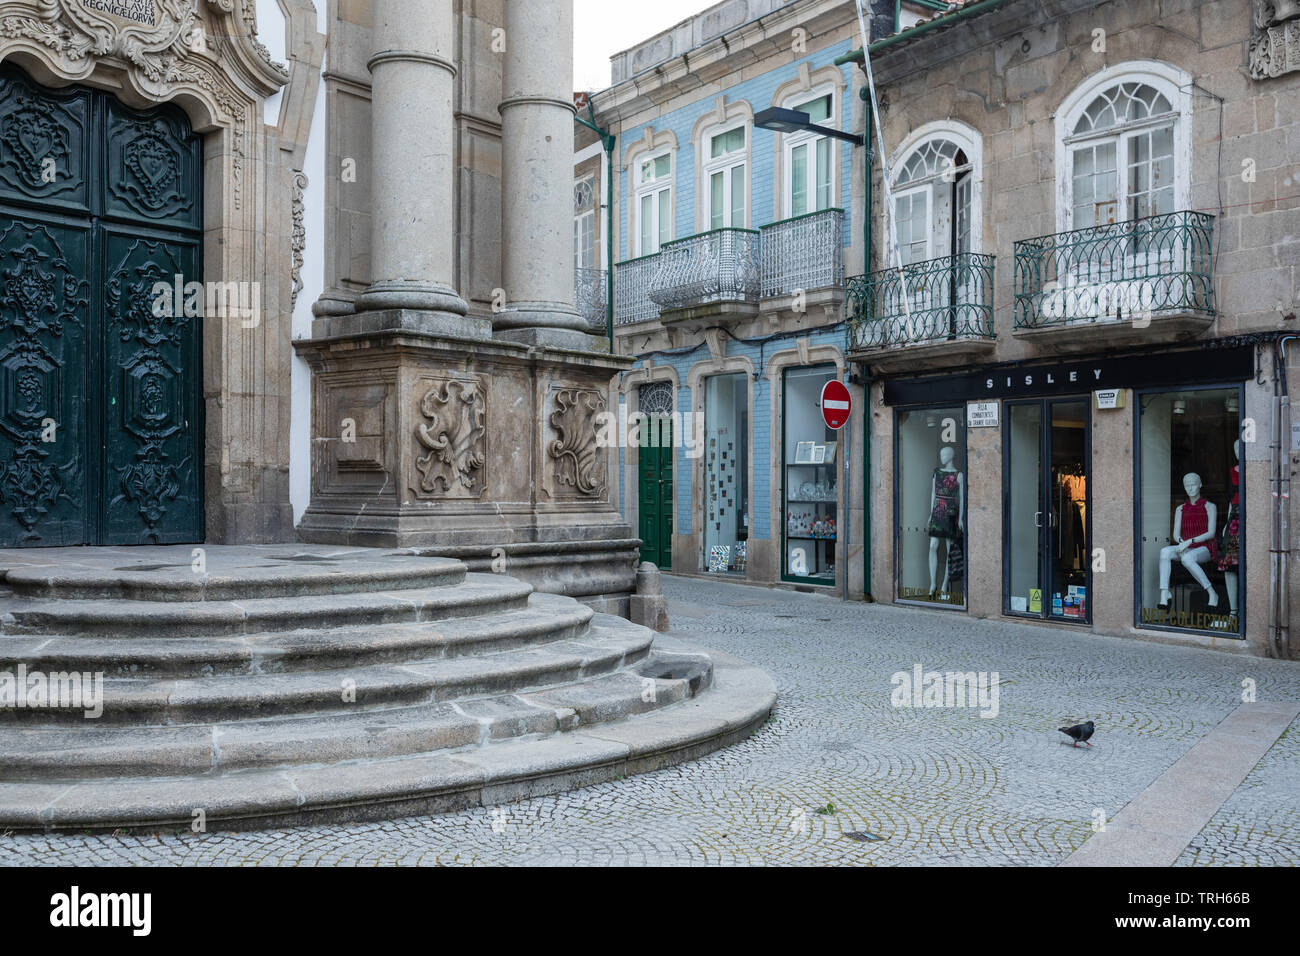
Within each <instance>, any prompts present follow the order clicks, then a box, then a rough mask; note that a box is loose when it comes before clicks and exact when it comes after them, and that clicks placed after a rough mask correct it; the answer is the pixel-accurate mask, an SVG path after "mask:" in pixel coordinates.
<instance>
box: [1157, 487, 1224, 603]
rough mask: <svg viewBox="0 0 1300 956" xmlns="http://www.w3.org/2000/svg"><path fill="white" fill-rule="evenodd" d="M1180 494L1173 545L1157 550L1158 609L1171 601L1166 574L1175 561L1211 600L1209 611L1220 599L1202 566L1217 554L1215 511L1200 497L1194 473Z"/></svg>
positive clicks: (1216, 513)
mask: <svg viewBox="0 0 1300 956" xmlns="http://www.w3.org/2000/svg"><path fill="white" fill-rule="evenodd" d="M1183 490H1184V491H1186V492H1187V500H1186V501H1185V502H1183V503H1182V504H1181V505H1179V506H1178V507H1177V508H1175V509H1174V543H1173V544H1171V545H1169V546H1167V547H1164V548H1161V549H1160V606H1161V607H1162V608H1167V607H1168V606H1169V602H1170V601H1171V600H1172V599H1173V594H1172V593H1171V592H1170V590H1169V572H1170V570H1171V566H1172V564H1173V561H1174V559H1175V558H1177V559H1178V560H1179V561H1180V562H1181V563H1182V565H1183V567H1185V568H1186V569H1187V570H1188V572H1189V573H1190V574H1191V576H1192V577H1193V578H1195V579H1196V583H1197V584H1199V585H1200V586H1201V587H1203V588H1205V591H1206V593H1207V594H1208V595H1209V596H1210V597H1209V601H1208V602H1207V603H1208V605H1209V606H1210V607H1218V606H1219V595H1218V593H1217V592H1215V590H1214V587H1213V586H1212V585H1211V584H1210V579H1209V578H1208V577H1206V575H1205V571H1203V570H1202V569H1201V565H1202V564H1204V563H1205V562H1206V561H1212V560H1214V558H1215V556H1216V555H1217V553H1218V550H1219V548H1218V545H1217V544H1215V541H1214V536H1215V533H1216V529H1215V522H1216V520H1217V519H1218V516H1219V515H1218V511H1217V510H1216V509H1215V507H1214V505H1213V504H1212V503H1211V502H1209V501H1206V500H1205V499H1204V498H1202V497H1201V476H1200V475H1198V474H1196V473H1195V472H1190V473H1188V474H1186V475H1183Z"/></svg>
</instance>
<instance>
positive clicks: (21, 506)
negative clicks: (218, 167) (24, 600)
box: [0, 68, 206, 547]
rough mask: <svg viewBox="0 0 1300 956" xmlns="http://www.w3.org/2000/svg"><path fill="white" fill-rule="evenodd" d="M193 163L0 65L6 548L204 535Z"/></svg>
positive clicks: (179, 140)
mask: <svg viewBox="0 0 1300 956" xmlns="http://www.w3.org/2000/svg"><path fill="white" fill-rule="evenodd" d="M200 159H201V152H200V143H199V137H198V136H196V135H195V134H194V133H193V132H192V131H191V129H190V126H189V123H188V121H187V120H186V119H185V117H184V115H183V114H181V113H180V112H179V111H178V110H175V109H171V108H160V109H157V110H153V111H150V112H148V113H141V112H137V111H135V110H131V109H128V108H127V107H125V106H123V105H122V104H120V103H118V102H117V101H116V100H115V99H114V98H113V97H111V96H110V95H108V94H106V93H100V92H96V91H91V90H84V89H76V88H73V89H69V90H61V91H53V90H47V89H44V88H42V87H40V86H38V85H36V84H35V83H33V82H31V80H29V79H28V78H27V77H26V76H25V75H24V74H23V73H21V72H20V71H18V70H17V69H14V68H5V69H3V70H0V547H33V546H46V547H49V546H56V545H80V544H111V545H121V544H173V543H184V542H194V541H201V540H202V539H203V510H202V501H203V496H202V487H201V482H202V478H203V469H202V456H201V453H200V448H201V444H200V443H201V441H202V432H203V429H202V418H201V414H202V409H201V405H200V387H201V381H202V380H201V375H200V353H199V346H200V324H199V323H200V322H201V317H200V315H199V314H198V313H199V312H200V311H201V308H202V303H203V302H204V301H205V300H206V296H204V295H203V294H202V292H201V291H200V288H201V287H197V286H195V287H191V289H190V292H191V294H190V295H189V297H188V299H187V297H186V295H185V286H186V284H187V283H190V282H196V281H197V280H198V279H199V277H200V234H201V228H202V214H201V209H200V202H199V197H200V196H201V183H200ZM164 287H165V288H166V290H168V291H165V292H164ZM177 287H179V289H180V293H179V294H177V293H176V292H175V291H173V290H175V289H176V288H177ZM177 303H179V304H180V308H179V309H177V308H176V307H175V306H176V305H177Z"/></svg>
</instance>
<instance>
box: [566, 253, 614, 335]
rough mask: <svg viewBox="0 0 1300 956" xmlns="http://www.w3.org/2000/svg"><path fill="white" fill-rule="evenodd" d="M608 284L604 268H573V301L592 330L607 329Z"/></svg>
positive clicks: (600, 330)
mask: <svg viewBox="0 0 1300 956" xmlns="http://www.w3.org/2000/svg"><path fill="white" fill-rule="evenodd" d="M606 285H607V284H606V281H605V270H604V269H577V268H575V269H574V270H573V301H574V304H575V305H576V307H577V309H578V311H579V312H580V313H581V314H582V316H583V318H585V319H586V320H587V328H588V329H590V330H591V331H592V332H604V331H605V327H606V324H607V320H606V304H605V303H606Z"/></svg>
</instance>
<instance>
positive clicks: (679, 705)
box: [0, 546, 775, 831]
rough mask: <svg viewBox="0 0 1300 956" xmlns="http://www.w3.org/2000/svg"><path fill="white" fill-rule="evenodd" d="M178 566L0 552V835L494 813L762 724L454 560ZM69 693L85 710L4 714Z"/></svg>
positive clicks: (623, 628)
mask: <svg viewBox="0 0 1300 956" xmlns="http://www.w3.org/2000/svg"><path fill="white" fill-rule="evenodd" d="M192 550H193V549H191V548H190V547H188V546H187V547H171V548H167V547H154V548H130V549H107V548H96V549H52V550H42V551H21V552H16V551H4V552H0V573H2V574H3V577H4V581H3V586H4V587H5V588H7V589H8V590H7V591H6V592H0V831H3V830H5V829H13V830H19V829H23V830H26V829H88V828H106V827H111V828H119V827H122V828H143V829H149V830H159V829H174V828H186V829H189V828H191V825H192V824H193V823H195V821H201V822H202V824H203V825H204V826H205V827H206V828H207V829H214V828H224V829H230V828H235V827H252V826H263V825H277V824H283V823H285V822H290V823H291V822H316V821H325V820H357V819H374V818H382V817H391V816H399V815H408V814H413V813H423V812H436V811H442V810H449V809H456V808H462V807H466V806H474V805H491V804H496V803H501V802H505V801H507V800H510V799H515V798H519V797H525V796H532V795H538V794H542V793H548V792H555V791H557V790H562V789H567V788H570V787H575V786H583V785H588V784H591V783H595V782H599V781H602V780H606V779H610V778H613V777H615V776H621V775H624V774H629V773H636V772H642V771H645V770H650V769H655V768H658V767H662V766H666V765H669V764H672V763H675V762H678V761H681V760H686V759H692V758H694V757H696V756H699V755H702V754H704V753H707V752H709V751H711V750H714V749H717V748H718V747H722V746H726V745H728V744H730V743H732V742H734V741H737V740H739V739H742V738H743V737H744V736H747V735H748V734H749V733H750V732H752V731H753V730H754V729H755V728H756V727H757V726H759V725H760V724H761V722H762V721H763V720H764V719H765V718H766V716H767V714H768V713H769V712H770V710H771V708H772V706H773V704H774V703H775V690H774V688H773V686H772V683H771V681H770V679H768V678H767V677H766V675H764V674H762V672H761V671H758V670H757V669H756V668H754V667H752V666H750V665H748V664H746V663H744V662H742V661H738V660H735V659H733V658H728V657H725V656H723V655H717V654H710V653H706V652H704V651H703V650H702V649H699V648H693V647H690V646H687V645H684V644H681V643H680V642H677V641H674V640H673V639H671V638H667V637H663V636H660V637H658V638H656V635H655V634H654V633H653V632H651V631H650V630H648V629H646V628H644V627H640V626H639V625H635V624H631V623H629V622H628V621H626V620H624V619H623V618H618V617H612V616H609V615H604V614H597V613H595V612H594V611H592V610H591V609H590V608H588V607H586V606H585V605H583V604H580V603H578V602H576V601H574V600H573V599H571V598H567V597H562V596H558V595H552V594H542V593H536V592H534V591H533V589H532V587H531V586H529V585H527V584H524V583H521V582H519V581H516V580H514V579H512V578H509V577H505V576H503V575H495V574H474V573H468V572H467V571H466V568H465V565H464V564H463V563H461V562H459V561H456V560H452V559H447V558H429V557H420V556H417V555H415V554H413V553H411V552H401V551H387V550H383V549H330V548H326V547H320V546H304V547H300V546H267V547H208V548H205V549H203V550H204V554H203V559H204V562H205V566H204V567H203V568H202V570H201V572H200V571H195V570H194V568H193V566H192V564H191V561H192V560H193V558H192ZM6 674H7V675H10V683H9V691H10V692H9V695H8V697H6V696H5V694H4V684H3V681H4V677H5V675H6ZM68 674H73V675H82V676H84V677H85V679H86V680H87V681H89V682H90V683H89V687H91V688H92V689H93V688H94V687H95V686H96V685H95V684H94V681H95V680H96V677H95V676H94V675H102V676H100V677H99V678H98V680H99V681H100V683H99V685H98V686H99V687H100V688H102V694H101V695H100V698H99V700H98V701H97V702H94V701H88V700H82V701H80V702H79V706H77V707H75V708H74V707H71V706H67V704H68V703H69V701H68V700H67V699H66V697H67V694H66V693H65V694H64V695H63V697H64V698H65V699H61V700H59V701H55V702H51V701H39V700H34V699H30V698H29V699H25V700H23V701H22V702H21V703H22V704H23V706H19V705H18V704H19V701H18V700H17V697H16V694H17V692H16V690H15V684H16V682H17V681H18V679H19V677H23V678H24V682H25V686H27V687H28V688H29V690H30V688H32V687H33V686H35V685H34V684H33V683H32V682H33V680H34V679H36V680H39V677H44V676H50V677H51V684H53V682H55V681H57V680H58V679H59V675H68ZM33 675H39V676H38V677H36V678H34V677H33ZM51 703H56V704H57V706H51ZM88 710H89V711H91V714H90V715H88V713H87V711H88ZM95 711H100V712H99V713H94V712H95Z"/></svg>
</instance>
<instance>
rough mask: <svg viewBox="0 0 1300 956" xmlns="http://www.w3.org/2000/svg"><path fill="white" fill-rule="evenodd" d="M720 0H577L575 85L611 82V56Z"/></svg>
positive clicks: (595, 85)
mask: <svg viewBox="0 0 1300 956" xmlns="http://www.w3.org/2000/svg"><path fill="white" fill-rule="evenodd" d="M716 2H717V0H651V2H649V3H636V2H632V0H574V3H573V13H574V26H573V42H574V58H573V88H574V89H575V90H584V91H587V92H595V91H596V90H603V89H605V87H607V86H609V58H610V56H611V55H612V54H614V53H617V52H618V51H619V50H626V49H627V48H628V47H630V46H635V45H636V44H638V43H640V42H641V41H642V40H647V39H649V38H650V37H652V36H654V35H655V34H656V33H659V32H660V31H662V30H667V29H668V28H669V27H671V26H674V25H676V24H678V23H680V22H681V21H683V20H685V19H686V18H687V17H690V16H693V15H694V14H696V13H699V12H700V11H701V10H707V9H708V8H709V7H711V6H713V4H714V3H716Z"/></svg>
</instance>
